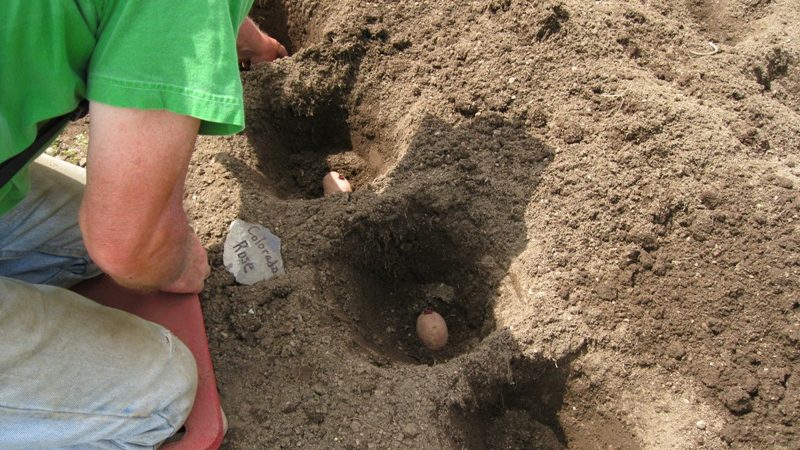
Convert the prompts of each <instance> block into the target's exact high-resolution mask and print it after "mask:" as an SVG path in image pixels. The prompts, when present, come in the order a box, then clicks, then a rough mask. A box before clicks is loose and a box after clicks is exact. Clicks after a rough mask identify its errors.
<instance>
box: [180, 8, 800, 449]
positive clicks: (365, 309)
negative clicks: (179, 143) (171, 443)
mask: <svg viewBox="0 0 800 450" xmlns="http://www.w3.org/2000/svg"><path fill="white" fill-rule="evenodd" d="M253 16H254V17H255V18H256V19H257V20H258V21H259V22H260V23H261V24H262V26H263V27H264V28H266V29H267V30H268V31H269V32H270V33H272V34H273V35H275V36H276V37H278V38H279V39H281V40H282V41H283V42H285V43H286V44H287V46H288V47H289V48H290V50H291V56H290V57H289V58H286V59H283V60H280V61H278V62H276V63H274V64H267V65H261V66H254V67H253V68H252V69H251V70H249V71H246V72H243V73H242V75H243V80H244V85H245V96H246V101H247V121H248V128H247V131H246V132H245V133H242V134H240V135H237V136H231V137H224V138H219V137H217V138H202V139H200V141H199V144H198V150H197V152H196V155H195V157H194V160H193V162H192V166H191V173H190V182H189V187H188V192H187V196H186V203H187V208H188V211H189V212H190V215H191V216H192V219H193V220H194V221H195V225H196V229H197V230H198V232H199V234H200V236H201V238H202V239H203V240H204V243H205V244H207V246H208V248H209V249H210V256H211V260H212V265H213V268H214V271H213V274H212V277H211V278H210V280H209V283H208V285H207V288H206V290H205V291H204V292H203V294H202V298H203V303H204V308H205V312H206V318H207V326H208V332H209V338H210V344H211V348H212V354H213V358H214V362H215V365H216V369H217V375H218V381H219V388H220V391H221V395H222V398H223V404H224V407H225V410H226V412H227V414H228V417H229V419H230V424H231V429H230V432H229V434H228V437H227V439H226V442H225V444H224V448H226V449H273V448H275V449H277V448H319V449H328V448H343V449H373V448H375V449H391V448H418V449H462V448H466V449H523V448H525V449H529V448H544V449H556V448H573V449H590V448H615V449H616V448H625V449H627V448H631V449H638V448H664V449H667V448H669V449H675V448H708V449H712V448H726V447H728V446H730V447H732V448H758V449H763V448H785V449H796V448H800V364H799V362H798V356H800V355H799V350H798V348H799V347H800V325H799V322H800V286H798V279H799V272H800V221H798V214H800V196H799V195H798V190H799V189H800V25H799V24H800V2H798V0H718V1H706V0H683V1H667V0H651V1H638V2H633V1H629V2H623V1H584V0H563V1H550V0H543V1H536V0H527V1H526V0H467V1H463V2H450V1H430V0H420V1H404V2H397V1H384V2H367V1H333V0H294V1H280V0H271V1H262V2H259V3H258V4H257V7H256V9H255V10H254V12H253ZM329 169H332V170H337V171H339V172H341V173H344V174H345V175H347V176H348V178H349V179H350V180H351V181H352V182H353V185H354V188H355V192H353V193H352V194H341V195H337V196H333V197H322V196H321V184H320V180H321V178H322V175H323V174H324V173H325V171H326V170H329ZM235 218H242V219H244V220H247V221H250V222H257V223H261V224H263V225H265V226H267V227H269V228H270V229H271V230H272V231H273V232H275V233H276V234H277V235H278V236H279V237H280V238H281V239H282V242H283V247H282V249H283V256H284V259H285V263H286V269H287V271H288V275H287V276H284V277H280V278H276V279H273V280H270V281H268V282H265V283H262V284H257V285H254V286H242V285H237V284H236V283H235V281H234V279H233V277H232V276H231V275H230V274H228V273H227V272H226V271H225V269H224V267H223V264H222V251H221V246H222V242H223V241H224V238H225V235H226V231H227V226H228V224H229V223H230V222H231V221H232V220H233V219H235ZM426 307H432V308H434V309H436V310H437V311H439V312H440V313H441V314H442V315H443V316H444V317H445V319H446V320H447V323H448V325H449V327H450V342H449V344H448V346H447V347H446V348H445V349H444V350H443V351H441V352H429V351H427V350H425V349H424V348H423V347H422V346H421V345H420V343H419V342H418V341H417V338H416V336H415V333H414V324H415V319H416V317H417V315H418V314H419V313H420V312H421V311H422V310H423V309H424V308H426Z"/></svg>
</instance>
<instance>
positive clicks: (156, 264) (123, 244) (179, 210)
mask: <svg viewBox="0 0 800 450" xmlns="http://www.w3.org/2000/svg"><path fill="white" fill-rule="evenodd" d="M182 188H183V186H182V183H181V184H180V186H176V188H175V189H174V190H173V192H172V194H171V195H170V198H169V200H168V202H167V205H166V207H165V208H163V209H162V210H161V211H159V214H157V215H149V216H148V215H146V214H145V215H142V216H140V218H139V219H138V220H136V222H135V223H134V222H132V221H131V220H130V219H131V216H130V212H131V211H130V210H128V211H126V214H125V216H120V215H118V214H117V213H116V212H115V211H107V212H105V213H104V216H105V220H103V221H98V220H97V219H94V220H89V219H87V218H88V217H90V216H92V215H94V216H95V217H96V213H97V212H96V211H95V212H91V211H88V210H84V209H82V210H81V221H80V222H81V228H82V231H83V233H84V236H87V237H88V239H87V249H88V250H89V254H90V256H92V258H93V259H94V260H95V261H96V263H97V264H98V266H100V268H101V269H103V271H104V272H105V273H107V274H108V275H110V276H111V277H112V278H113V279H114V280H115V281H117V282H118V283H119V284H121V285H123V286H126V287H129V288H133V289H137V290H143V291H151V290H158V289H161V288H163V287H164V286H168V285H170V284H171V283H173V282H175V280H177V279H179V278H180V276H181V275H182V274H183V272H184V271H185V270H186V267H187V265H188V264H189V262H190V261H189V257H190V256H191V253H190V251H191V244H192V238H193V234H194V232H193V231H192V229H191V227H190V226H189V223H188V220H187V218H186V214H185V213H184V211H183V207H182V203H181V200H182V190H183V189H182ZM115 216H116V217H115Z"/></svg>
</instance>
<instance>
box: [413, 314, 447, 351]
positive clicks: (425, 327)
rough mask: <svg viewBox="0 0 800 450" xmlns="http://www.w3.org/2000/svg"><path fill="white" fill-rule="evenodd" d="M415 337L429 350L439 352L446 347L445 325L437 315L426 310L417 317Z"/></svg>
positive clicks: (442, 319)
mask: <svg viewBox="0 0 800 450" xmlns="http://www.w3.org/2000/svg"><path fill="white" fill-rule="evenodd" d="M417 336H418V337H419V340H420V341H421V342H422V345H424V346H425V347H426V348H428V349H429V350H433V351H436V350H441V349H442V348H443V347H444V346H445V345H447V323H446V322H445V321H444V318H443V317H442V316H441V315H440V314H439V313H437V312H436V311H434V310H432V309H431V308H426V309H425V311H422V314H420V315H419V317H417Z"/></svg>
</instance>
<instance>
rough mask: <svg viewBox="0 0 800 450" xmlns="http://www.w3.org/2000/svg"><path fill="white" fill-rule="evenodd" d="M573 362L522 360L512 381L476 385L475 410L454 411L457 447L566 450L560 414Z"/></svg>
mask: <svg viewBox="0 0 800 450" xmlns="http://www.w3.org/2000/svg"><path fill="white" fill-rule="evenodd" d="M572 359H574V356H570V357H568V358H565V359H564V360H563V361H559V362H557V363H556V362H555V361H552V360H546V359H537V360H533V359H529V358H524V357H518V358H515V359H512V361H511V371H512V379H511V380H507V381H505V382H493V383H492V382H490V383H489V384H488V385H487V384H486V382H485V381H484V380H482V379H475V380H473V381H474V383H473V384H474V386H473V389H474V394H475V398H474V399H472V400H473V401H474V405H473V407H472V408H463V407H458V406H455V407H453V408H452V410H451V412H450V415H451V423H452V425H453V427H452V432H453V443H454V445H455V446H456V447H457V448H467V449H470V450H493V449H523V448H525V449H527V448H530V449H563V448H565V447H566V444H567V439H566V435H565V433H564V430H563V429H562V428H561V424H560V423H559V420H558V411H559V410H560V409H561V407H562V405H563V401H564V392H565V390H566V383H567V379H568V377H569V373H570V363H571V361H572ZM474 376H476V377H480V376H481V375H480V374H476V375H474Z"/></svg>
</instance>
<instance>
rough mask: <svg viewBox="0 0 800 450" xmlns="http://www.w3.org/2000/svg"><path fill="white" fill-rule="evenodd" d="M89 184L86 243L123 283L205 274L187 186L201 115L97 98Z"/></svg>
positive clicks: (155, 285)
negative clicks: (100, 101)
mask: <svg viewBox="0 0 800 450" xmlns="http://www.w3.org/2000/svg"><path fill="white" fill-rule="evenodd" d="M91 108H92V110H91V111H92V122H91V124H90V130H89V133H90V137H89V155H88V171H87V184H86V190H85V192H84V197H83V203H82V205H81V211H80V225H81V231H82V233H83V237H84V243H85V244H86V249H87V250H88V251H89V255H90V256H91V257H92V259H93V260H94V261H95V263H96V264H97V265H98V266H99V267H100V268H101V269H103V271H104V272H106V273H107V274H109V275H110V276H111V277H112V278H114V279H115V280H116V281H117V282H119V283H120V284H122V285H125V286H128V287H132V288H137V289H143V290H153V289H162V288H164V287H167V286H170V285H171V284H173V283H176V282H177V281H179V280H181V279H182V278H186V274H187V271H191V270H194V272H193V273H195V274H196V276H195V277H194V278H193V279H192V280H191V282H185V281H186V280H185V279H184V280H183V281H184V283H178V286H182V285H191V286H192V290H194V289H195V288H198V286H199V289H202V278H200V279H199V281H198V280H197V278H198V277H200V276H201V275H202V274H200V275H197V273H198V270H197V268H196V267H190V266H191V265H192V263H193V262H195V263H196V262H202V264H203V267H207V262H206V261H201V259H202V258H205V250H203V249H202V246H201V245H200V243H199V241H198V240H197V238H196V236H195V235H194V232H193V231H192V230H191V228H190V226H189V223H188V220H187V217H186V213H185V212H184V210H183V188H184V181H185V178H186V174H187V172H188V166H189V159H190V158H191V154H192V150H193V149H194V141H195V139H196V137H197V131H198V128H199V121H198V120H197V119H194V118H191V117H187V116H181V115H177V114H174V113H170V112H167V111H145V110H133V109H127V108H117V107H113V106H109V105H102V104H98V103H92V104H91Z"/></svg>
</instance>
